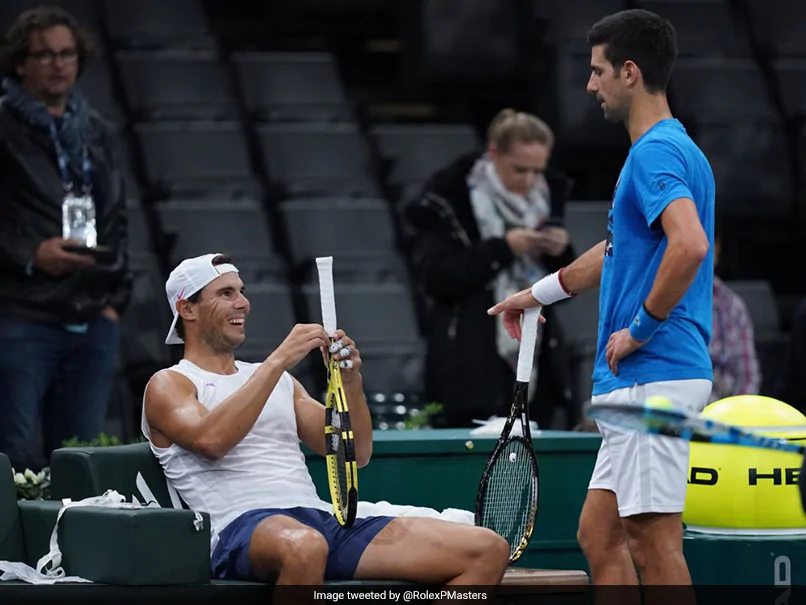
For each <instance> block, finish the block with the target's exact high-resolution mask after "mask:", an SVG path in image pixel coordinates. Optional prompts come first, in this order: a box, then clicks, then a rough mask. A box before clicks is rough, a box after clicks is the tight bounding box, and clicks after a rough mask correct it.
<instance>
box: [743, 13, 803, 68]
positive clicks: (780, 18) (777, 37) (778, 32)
mask: <svg viewBox="0 0 806 605" xmlns="http://www.w3.org/2000/svg"><path fill="white" fill-rule="evenodd" d="M747 4H748V7H749V11H750V19H751V20H752V22H753V26H754V28H755V29H756V31H757V32H758V36H759V38H760V39H761V41H762V43H763V44H764V46H765V47H766V48H769V49H770V50H771V51H772V52H773V53H774V54H775V55H776V56H779V57H794V58H798V57H799V58H803V56H804V55H806V37H804V36H803V24H804V23H806V4H804V3H803V2H799V1H798V0H748V2H747Z"/></svg>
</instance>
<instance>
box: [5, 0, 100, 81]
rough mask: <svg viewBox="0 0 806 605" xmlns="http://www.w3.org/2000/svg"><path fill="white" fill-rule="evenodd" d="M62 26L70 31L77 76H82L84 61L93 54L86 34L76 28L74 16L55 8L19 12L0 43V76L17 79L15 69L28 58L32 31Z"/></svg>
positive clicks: (84, 31)
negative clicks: (0, 72)
mask: <svg viewBox="0 0 806 605" xmlns="http://www.w3.org/2000/svg"><path fill="white" fill-rule="evenodd" d="M59 25H63V26H65V27H67V28H68V29H69V30H70V31H71V32H73V38H75V41H76V51H77V52H78V75H79V76H80V75H81V74H82V73H84V69H85V68H86V66H87V62H88V61H89V59H90V58H91V57H92V55H93V44H92V39H91V38H90V35H89V33H88V32H87V31H86V30H84V28H82V27H81V25H79V23H78V21H76V19H75V17H73V15H71V14H70V13H68V12H67V11H66V10H64V9H63V8H60V7H58V6H39V7H37V8H33V9H31V10H27V11H25V12H24V13H21V14H20V16H19V17H17V19H16V20H15V21H14V23H12V24H11V27H10V28H9V29H8V32H7V33H6V37H5V40H3V46H4V48H3V55H2V62H3V73H4V74H5V76H6V77H8V78H12V79H14V80H19V79H20V77H19V75H18V74H17V70H16V67H17V66H18V65H19V64H20V63H22V62H23V61H25V58H26V57H27V56H28V44H29V38H30V36H31V34H32V33H33V32H35V31H41V30H45V29H50V28H51V27H57V26H59Z"/></svg>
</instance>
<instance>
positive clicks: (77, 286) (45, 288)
mask: <svg viewBox="0 0 806 605" xmlns="http://www.w3.org/2000/svg"><path fill="white" fill-rule="evenodd" d="M5 49H6V54H5V56H4V60H5V64H4V74H5V78H4V80H3V96H2V98H0V174H2V175H3V177H2V179H0V417H2V419H3V420H2V422H0V452H2V453H4V454H7V455H8V456H9V458H11V461H12V464H14V466H15V468H18V469H20V470H22V469H23V468H25V467H26V466H28V467H36V466H41V465H43V464H44V463H45V462H46V460H47V457H48V456H49V455H50V452H51V451H52V450H53V449H55V448H58V447H61V444H62V441H63V440H65V439H69V438H70V437H73V436H77V437H78V438H80V439H83V440H88V439H92V438H95V437H97V436H98V434H99V433H100V432H101V430H102V429H103V424H104V420H105V418H106V411H107V404H108V400H109V396H110V392H111V388H112V384H113V381H114V376H115V372H116V369H117V355H118V321H119V317H120V314H121V313H122V312H123V310H124V309H125V307H126V305H127V302H128V300H129V296H130V292H131V278H130V274H129V270H128V255H127V249H126V248H127V238H126V230H127V228H126V219H125V208H124V206H125V199H126V198H125V194H124V187H123V176H122V170H121V166H122V162H121V152H120V150H119V148H118V143H117V141H116V140H115V137H114V134H113V131H112V129H111V127H110V126H109V125H108V124H107V123H106V122H104V121H103V120H102V119H101V117H100V116H99V115H98V113H96V112H95V111H93V110H92V109H90V108H89V107H88V105H87V102H86V101H85V100H84V98H83V97H82V95H81V94H80V93H79V91H78V90H76V89H75V88H74V85H75V82H76V78H77V77H78V76H79V75H80V74H81V73H82V72H83V70H84V69H85V67H86V62H87V61H88V59H89V57H90V54H91V48H90V43H89V40H88V39H87V37H86V36H85V34H84V33H83V32H82V31H81V29H80V28H79V26H78V24H77V23H76V21H75V19H74V18H73V17H72V16H71V15H70V14H68V13H67V12H65V11H64V10H62V9H59V8H52V7H40V8H37V9H34V10H30V11H27V12H25V13H22V14H21V15H20V16H19V17H18V18H17V20H16V21H15V23H14V24H13V25H12V26H11V28H10V29H9V31H8V33H7V35H6V38H5ZM65 199H70V200H74V201H77V202H78V203H79V204H82V205H83V208H84V212H85V215H86V216H88V217H91V215H92V212H91V210H90V208H94V214H95V231H96V232H97V244H98V245H99V246H103V247H105V248H106V249H108V250H109V254H108V255H107V257H100V256H98V257H96V255H95V254H88V253H87V252H88V251H89V250H88V251H84V252H74V251H69V250H67V249H65V247H66V246H67V245H68V244H71V245H72V244H75V243H76V242H72V241H65V240H64V239H62V204H63V202H64V200H65ZM92 243H93V242H92V241H91V239H90V245H92ZM40 420H41V422H42V435H43V441H44V452H36V451H35V450H34V447H33V444H35V443H36V431H37V425H38V424H39V422H40ZM43 454H44V460H43V458H42V455H43Z"/></svg>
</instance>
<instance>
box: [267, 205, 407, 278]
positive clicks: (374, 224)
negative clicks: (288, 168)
mask: <svg viewBox="0 0 806 605" xmlns="http://www.w3.org/2000/svg"><path fill="white" fill-rule="evenodd" d="M281 212H282V214H283V218H284V222H285V228H286V230H287V233H288V240H289V243H290V246H291V258H292V260H293V262H295V263H297V264H301V265H308V266H310V267H311V269H313V266H312V265H311V263H312V262H313V261H314V259H315V258H316V257H318V256H333V257H334V259H335V262H334V267H333V274H334V279H336V280H337V281H341V280H346V281H351V282H355V281H363V282H378V281H387V280H390V279H391V280H394V281H401V280H404V279H406V270H405V265H404V264H403V262H402V260H401V259H400V258H399V257H398V254H397V251H396V249H395V231H394V225H393V224H392V216H391V213H390V210H389V207H388V205H387V203H386V201H384V200H382V199H344V198H319V199H290V200H286V201H284V202H283V203H282V205H281ZM307 275H308V277H307V279H308V280H311V279H314V280H315V279H316V277H315V271H311V270H309V271H308V273H307Z"/></svg>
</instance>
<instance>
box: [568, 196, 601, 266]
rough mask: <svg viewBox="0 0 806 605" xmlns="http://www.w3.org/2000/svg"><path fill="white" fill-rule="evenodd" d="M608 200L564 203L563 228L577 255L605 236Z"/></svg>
mask: <svg viewBox="0 0 806 605" xmlns="http://www.w3.org/2000/svg"><path fill="white" fill-rule="evenodd" d="M609 213H610V202H604V201H602V202H597V201H590V202H576V201H571V202H568V203H567V204H566V205H565V228H566V230H567V231H568V235H569V236H570V237H571V243H572V244H573V245H574V249H575V250H576V253H577V255H580V254H582V253H584V252H585V251H587V250H590V249H591V248H592V247H593V246H595V245H596V244H598V243H599V242H601V241H602V240H604V239H605V238H606V237H607V217H608V214H609Z"/></svg>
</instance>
